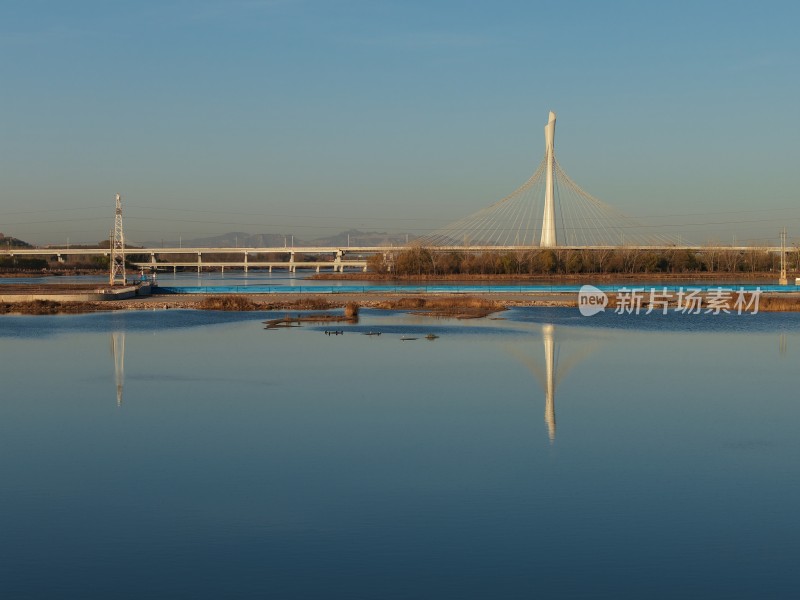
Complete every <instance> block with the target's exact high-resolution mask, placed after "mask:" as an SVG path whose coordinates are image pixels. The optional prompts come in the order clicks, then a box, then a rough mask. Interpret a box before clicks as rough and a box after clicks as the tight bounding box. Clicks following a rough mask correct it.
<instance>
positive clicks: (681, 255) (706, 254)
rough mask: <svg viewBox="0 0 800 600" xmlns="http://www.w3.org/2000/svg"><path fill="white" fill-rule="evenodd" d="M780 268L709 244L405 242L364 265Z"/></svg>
mask: <svg viewBox="0 0 800 600" xmlns="http://www.w3.org/2000/svg"><path fill="white" fill-rule="evenodd" d="M787 260H788V261H789V262H788V264H789V268H790V269H793V270H798V269H800V248H792V249H790V250H787ZM778 269H780V256H779V255H777V254H775V253H770V252H768V251H767V250H766V249H765V248H756V247H753V248H751V249H747V250H737V249H733V248H725V247H717V246H713V247H712V246H709V247H707V248H703V249H702V250H687V249H680V248H675V249H669V250H642V249H635V248H624V247H623V248H617V249H612V248H602V249H582V250H573V249H560V248H553V249H541V250H538V249H535V250H530V251H526V252H507V251H497V252H481V253H473V252H459V251H449V252H438V251H435V250H434V249H431V248H425V247H411V248H407V249H404V250H401V251H399V252H397V253H396V254H394V255H393V256H391V255H386V256H384V255H380V254H376V255H374V256H372V257H371V258H370V259H369V270H370V271H372V272H375V273H387V272H390V271H391V272H392V273H395V274H397V275H419V276H421V275H573V274H580V273H600V274H603V273H701V272H708V273H743V272H752V273H757V272H759V273H760V272H767V271H774V270H778Z"/></svg>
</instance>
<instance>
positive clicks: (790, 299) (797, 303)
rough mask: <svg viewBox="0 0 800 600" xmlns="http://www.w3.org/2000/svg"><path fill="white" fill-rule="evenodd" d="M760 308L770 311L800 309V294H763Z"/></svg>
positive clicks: (795, 310)
mask: <svg viewBox="0 0 800 600" xmlns="http://www.w3.org/2000/svg"><path fill="white" fill-rule="evenodd" d="M758 309H759V310H763V311H768V312H798V311H800V297H799V296H761V298H760V300H759V303H758Z"/></svg>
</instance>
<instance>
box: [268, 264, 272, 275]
mask: <svg viewBox="0 0 800 600" xmlns="http://www.w3.org/2000/svg"><path fill="white" fill-rule="evenodd" d="M269 272H270V274H272V265H270V266H269Z"/></svg>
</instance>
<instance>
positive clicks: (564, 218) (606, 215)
mask: <svg viewBox="0 0 800 600" xmlns="http://www.w3.org/2000/svg"><path fill="white" fill-rule="evenodd" d="M555 128H556V114H555V113H554V112H552V111H551V112H550V115H549V119H548V121H547V125H546V126H545V128H544V134H545V154H544V157H543V158H542V162H541V163H539V166H538V167H537V168H536V170H535V171H534V173H533V175H531V176H530V178H529V179H528V180H527V181H526V182H525V183H523V184H522V185H521V186H520V187H518V188H517V189H516V190H514V191H513V192H512V193H511V194H509V195H508V196H506V197H505V198H502V199H501V200H499V201H498V202H495V203H494V204H492V205H491V206H488V207H486V208H484V209H481V210H479V211H477V212H475V213H473V214H471V215H468V216H466V217H464V218H462V219H459V220H457V221H455V222H453V223H451V224H450V225H446V226H445V227H442V228H440V229H439V230H438V231H435V232H434V233H431V234H429V235H426V236H424V237H422V238H420V239H419V240H417V241H416V243H419V244H421V245H424V246H432V247H439V246H448V247H453V246H460V247H464V246H481V247H490V248H519V247H526V248H530V247H537V246H538V247H540V248H553V247H557V246H574V247H581V248H584V247H598V246H602V247H605V246H625V245H628V246H630V245H633V246H647V247H651V246H672V245H677V244H678V243H679V240H678V239H677V238H675V237H674V236H670V235H665V234H660V233H654V232H653V231H652V230H650V228H649V226H648V225H647V224H645V223H642V222H640V221H637V220H636V219H634V218H632V217H629V216H627V215H625V214H624V213H622V212H621V211H619V210H617V209H615V208H613V207H612V206H610V205H608V204H606V203H604V202H602V201H601V200H598V199H597V198H595V197H594V196H592V195H591V194H589V193H588V192H586V191H585V190H583V189H582V188H581V187H580V186H579V185H578V184H577V183H575V181H573V180H572V179H571V178H570V177H569V175H567V173H566V172H565V171H564V169H563V168H562V167H561V165H560V164H559V163H558V161H557V160H556V157H555Z"/></svg>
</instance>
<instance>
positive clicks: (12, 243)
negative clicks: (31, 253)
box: [0, 233, 33, 248]
mask: <svg viewBox="0 0 800 600" xmlns="http://www.w3.org/2000/svg"><path fill="white" fill-rule="evenodd" d="M0 247H6V248H33V245H31V244H29V243H28V242H23V241H22V240H20V239H17V238H15V237H12V236H7V235H3V234H2V233H0Z"/></svg>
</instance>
